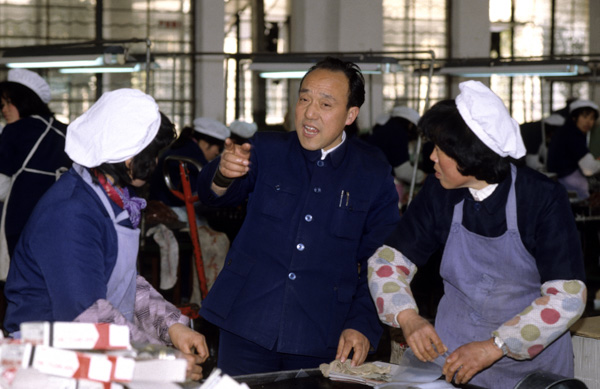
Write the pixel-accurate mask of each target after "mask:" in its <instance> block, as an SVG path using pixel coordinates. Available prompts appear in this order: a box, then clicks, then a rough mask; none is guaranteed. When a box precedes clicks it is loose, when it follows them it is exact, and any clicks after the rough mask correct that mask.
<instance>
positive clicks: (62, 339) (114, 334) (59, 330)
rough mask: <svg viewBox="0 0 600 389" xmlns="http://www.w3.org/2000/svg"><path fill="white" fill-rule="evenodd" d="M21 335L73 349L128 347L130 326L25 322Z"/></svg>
mask: <svg viewBox="0 0 600 389" xmlns="http://www.w3.org/2000/svg"><path fill="white" fill-rule="evenodd" d="M20 329H21V339H22V341H23V342H25V343H32V344H35V345H38V344H41V345H44V346H51V347H55V348H63V349H70V350H118V349H128V348H130V347H131V345H130V343H129V328H128V327H127V326H124V325H118V324H109V323H76V322H59V321H57V322H53V323H51V322H47V321H44V322H25V323H21V328H20Z"/></svg>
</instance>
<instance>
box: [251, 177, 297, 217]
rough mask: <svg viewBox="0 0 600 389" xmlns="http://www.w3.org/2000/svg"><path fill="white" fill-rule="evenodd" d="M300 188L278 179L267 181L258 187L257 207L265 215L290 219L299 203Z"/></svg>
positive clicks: (255, 195)
mask: <svg viewBox="0 0 600 389" xmlns="http://www.w3.org/2000/svg"><path fill="white" fill-rule="evenodd" d="M298 192H299V190H298V188H297V187H296V186H294V185H292V184H290V183H289V182H285V181H282V180H277V178H269V179H265V180H263V181H262V182H259V184H258V185H257V190H256V193H254V196H253V197H254V198H255V201H256V207H257V209H259V210H260V212H261V213H262V214H264V215H267V216H270V217H273V218H276V219H280V220H282V219H285V218H288V217H290V212H291V211H293V209H294V208H295V207H294V206H292V205H293V204H295V202H297V201H298Z"/></svg>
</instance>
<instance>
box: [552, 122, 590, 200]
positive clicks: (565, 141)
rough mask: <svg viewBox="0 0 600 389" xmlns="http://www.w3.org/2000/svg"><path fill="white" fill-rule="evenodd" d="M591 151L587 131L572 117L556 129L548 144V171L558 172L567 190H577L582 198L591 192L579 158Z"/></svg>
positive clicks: (557, 174)
mask: <svg viewBox="0 0 600 389" xmlns="http://www.w3.org/2000/svg"><path fill="white" fill-rule="evenodd" d="M589 152H590V149H589V148H588V146H587V140H586V135H585V133H584V132H583V131H581V130H580V129H579V128H578V127H577V125H576V124H575V122H574V121H573V120H571V119H568V120H567V121H566V122H565V124H564V125H563V126H562V127H561V128H560V129H558V131H556V133H555V134H554V135H553V136H552V139H551V140H550V145H549V146H548V171H549V172H553V173H556V176H557V177H558V180H559V182H560V183H562V184H563V185H564V186H565V188H567V190H572V191H575V192H577V195H578V197H579V198H580V199H581V200H585V199H586V198H588V197H589V196H590V193H589V184H588V181H587V178H586V177H585V176H584V175H583V173H582V172H581V170H580V169H579V160H580V159H581V158H583V157H584V156H585V155H586V154H587V153H589Z"/></svg>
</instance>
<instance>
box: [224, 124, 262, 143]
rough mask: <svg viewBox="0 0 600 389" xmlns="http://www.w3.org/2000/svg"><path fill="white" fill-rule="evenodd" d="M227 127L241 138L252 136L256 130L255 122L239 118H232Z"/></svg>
mask: <svg viewBox="0 0 600 389" xmlns="http://www.w3.org/2000/svg"><path fill="white" fill-rule="evenodd" d="M229 129H230V130H231V132H232V133H233V134H235V135H238V136H241V137H242V138H246V139H249V138H252V135H254V133H256V131H257V130H258V126H257V125H256V123H248V122H243V121H241V120H234V121H233V122H232V123H231V124H230V125H229Z"/></svg>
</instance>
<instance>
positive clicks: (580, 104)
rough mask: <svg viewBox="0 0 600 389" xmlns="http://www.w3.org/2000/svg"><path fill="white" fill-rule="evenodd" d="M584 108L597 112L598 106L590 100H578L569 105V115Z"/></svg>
mask: <svg viewBox="0 0 600 389" xmlns="http://www.w3.org/2000/svg"><path fill="white" fill-rule="evenodd" d="M584 107H585V108H591V109H593V110H595V111H596V112H598V104H596V103H594V102H593V101H590V100H583V99H579V100H575V101H573V102H572V103H571V104H569V113H571V112H573V111H575V110H576V109H579V108H584Z"/></svg>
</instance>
